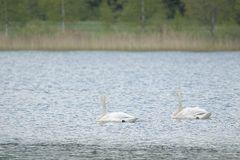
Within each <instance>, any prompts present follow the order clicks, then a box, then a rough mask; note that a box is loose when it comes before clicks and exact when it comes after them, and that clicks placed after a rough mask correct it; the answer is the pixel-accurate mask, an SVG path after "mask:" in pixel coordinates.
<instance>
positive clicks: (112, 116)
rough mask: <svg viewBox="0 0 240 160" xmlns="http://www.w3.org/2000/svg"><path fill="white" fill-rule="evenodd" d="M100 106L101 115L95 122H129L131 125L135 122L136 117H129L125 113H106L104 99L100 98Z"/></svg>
mask: <svg viewBox="0 0 240 160" xmlns="http://www.w3.org/2000/svg"><path fill="white" fill-rule="evenodd" d="M101 105H102V114H101V115H100V117H99V118H98V119H97V122H102V123H106V122H130V123H133V122H135V121H136V120H137V118H136V117H134V116H131V115H129V114H127V113H124V112H112V113H107V108H106V97H105V96H102V97H101Z"/></svg>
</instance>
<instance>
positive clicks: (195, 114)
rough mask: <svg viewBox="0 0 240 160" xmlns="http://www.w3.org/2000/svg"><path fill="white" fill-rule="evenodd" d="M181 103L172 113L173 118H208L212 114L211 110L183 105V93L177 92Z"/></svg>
mask: <svg viewBox="0 0 240 160" xmlns="http://www.w3.org/2000/svg"><path fill="white" fill-rule="evenodd" d="M177 95H178V98H179V99H178V100H179V105H178V108H177V110H176V111H175V112H174V113H173V114H172V116H171V117H172V118H175V119H208V118H209V117H210V116H211V113H210V112H207V111H206V110H205V109H202V108H199V107H183V106H182V99H181V98H182V95H181V93H179V92H178V93H177Z"/></svg>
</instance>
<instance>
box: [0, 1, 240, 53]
mask: <svg viewBox="0 0 240 160" xmlns="http://www.w3.org/2000/svg"><path fill="white" fill-rule="evenodd" d="M62 37H64V38H66V40H65V41H64V42H63V40H61V42H59V43H64V44H65V45H64V46H65V47H66V48H62V49H94V50H95V49H107V50H108V49H111V50H115V49H116V50H118V49H120V50H132V49H134V50H136V49H137V48H140V50H141V46H144V45H143V44H142V43H146V42H148V43H149V45H147V43H146V44H145V45H146V46H145V47H143V50H161V49H166V50H168V49H169V47H170V46H168V44H167V43H169V42H171V43H172V45H173V44H175V46H176V47H175V48H172V49H174V50H178V49H180V50H182V49H188V48H189V47H190V46H197V45H198V44H199V45H200V47H197V48H196V50H201V49H203V50H209V49H210V48H211V46H215V47H214V48H212V50H216V49H220V50H221V49H229V50H239V47H238V44H239V42H240V0H0V42H1V44H0V49H24V48H26V49H51V46H48V47H46V45H47V44H45V43H46V42H42V41H48V42H51V41H52V40H53V39H54V40H57V39H62ZM99 40H101V41H102V44H101V45H100V44H97V45H96V44H93V43H98V42H99ZM123 40H124V41H127V42H131V44H132V46H128V47H126V45H129V44H128V43H127V44H124V43H123V42H122V41H123ZM24 41H25V43H26V44H25V45H24V44H23V43H24ZM76 41H77V42H76ZM83 41H86V42H83ZM112 41H114V42H116V43H117V44H118V45H119V46H120V48H118V46H117V45H116V44H112V45H113V46H114V47H113V46H110V44H111V42H112ZM181 41H183V42H185V43H190V44H182V43H183V42H181ZM192 41H195V42H196V43H197V44H195V45H194V44H192V43H193V42H192ZM34 42H42V46H37V45H36V44H35V43H34ZM28 43H30V44H31V46H30V47H29V46H28ZM106 43H109V46H107V44H106ZM120 43H121V44H120ZM154 43H156V44H154ZM160 43H161V44H160ZM205 43H206V44H205ZM226 43H227V47H225V48H224V46H223V48H221V47H222V46H221V45H226ZM39 44H41V43H39ZM39 44H38V45H39ZM209 44H210V45H209ZM99 45H100V46H99ZM138 45H140V46H138ZM161 45H162V46H161ZM184 45H186V46H184ZM44 46H45V48H44ZM52 46H55V45H54V44H53V45H52ZM61 46H63V45H61ZM79 46H82V47H79ZM31 47H32V48H31ZM109 47H110V48H109ZM219 47H220V48H219ZM56 49H61V47H60V48H58V47H57V48H56ZM172 49H171V48H170V50H172ZM190 49H191V50H192V48H190ZM193 50H194V49H193ZM210 50H211V49H210Z"/></svg>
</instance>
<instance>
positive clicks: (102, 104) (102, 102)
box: [101, 96, 107, 116]
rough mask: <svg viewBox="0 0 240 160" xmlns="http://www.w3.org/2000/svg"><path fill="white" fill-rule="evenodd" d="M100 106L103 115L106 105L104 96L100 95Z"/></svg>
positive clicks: (105, 111) (105, 112)
mask: <svg viewBox="0 0 240 160" xmlns="http://www.w3.org/2000/svg"><path fill="white" fill-rule="evenodd" d="M101 106H102V114H101V115H102V116H104V115H105V114H107V107H106V97H105V96H101Z"/></svg>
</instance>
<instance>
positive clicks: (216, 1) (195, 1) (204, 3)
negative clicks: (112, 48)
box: [184, 0, 233, 35]
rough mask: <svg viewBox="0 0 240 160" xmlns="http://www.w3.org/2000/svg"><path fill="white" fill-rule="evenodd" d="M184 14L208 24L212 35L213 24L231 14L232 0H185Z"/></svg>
mask: <svg viewBox="0 0 240 160" xmlns="http://www.w3.org/2000/svg"><path fill="white" fill-rule="evenodd" d="M184 2H185V6H186V14H187V16H188V17H189V18H192V19H196V20H198V21H199V22H200V23H202V24H205V25H207V26H208V28H209V31H210V33H211V35H214V32H215V26H216V24H217V23H219V22H221V21H224V20H225V21H226V20H227V19H228V18H230V17H231V16H230V15H231V11H230V9H231V6H232V3H233V1H232V0H185V1H184Z"/></svg>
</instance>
